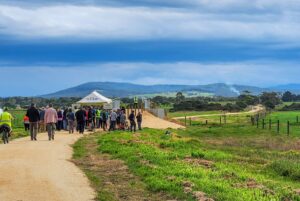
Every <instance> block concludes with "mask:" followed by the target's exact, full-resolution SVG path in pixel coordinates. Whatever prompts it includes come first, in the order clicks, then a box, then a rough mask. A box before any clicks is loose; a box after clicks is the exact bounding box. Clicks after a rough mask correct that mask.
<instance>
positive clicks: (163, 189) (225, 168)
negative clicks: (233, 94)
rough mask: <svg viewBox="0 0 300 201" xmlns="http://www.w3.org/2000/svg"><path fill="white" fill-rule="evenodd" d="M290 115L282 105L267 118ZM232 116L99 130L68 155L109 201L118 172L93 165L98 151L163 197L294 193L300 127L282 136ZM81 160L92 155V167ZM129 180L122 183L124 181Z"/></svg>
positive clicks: (298, 193) (297, 196)
mask: <svg viewBox="0 0 300 201" xmlns="http://www.w3.org/2000/svg"><path fill="white" fill-rule="evenodd" d="M296 114H298V113H297V112H293V113H281V112H280V113H273V114H271V115H270V116H269V117H271V118H272V119H274V121H275V119H276V118H280V119H281V120H282V121H284V120H287V119H289V118H291V119H293V118H294V117H295V116H294V115H296ZM267 117H268V116H267ZM214 118H215V117H214ZM235 118H239V122H234V119H233V120H230V119H229V120H228V121H229V122H230V121H232V123H228V124H226V125H224V124H222V125H220V124H218V123H217V121H216V123H213V124H208V125H201V126H199V125H197V124H196V122H197V121H193V126H188V127H187V129H180V130H169V132H168V133H167V134H166V131H165V130H155V129H144V130H143V131H141V132H137V133H135V134H131V133H128V132H121V131H119V132H115V133H97V134H95V135H92V136H89V137H85V138H83V139H80V140H79V141H78V142H77V143H76V144H75V146H74V150H75V154H74V156H75V157H74V158H75V159H74V160H75V161H77V162H78V164H79V166H80V167H81V168H83V169H84V171H85V172H86V173H87V174H88V175H90V177H92V179H91V180H92V181H94V182H93V184H94V185H95V186H97V188H96V189H98V193H99V195H103V193H104V194H105V195H107V196H108V197H109V199H108V198H107V200H123V199H121V198H120V197H118V195H116V194H115V193H114V192H113V190H112V189H113V188H114V187H115V186H117V184H118V183H120V182H122V181H123V180H124V178H123V179H122V178H120V179H115V178H116V176H114V174H113V173H112V174H110V176H109V177H108V176H107V175H104V173H103V172H105V171H103V170H102V171H97V169H98V168H97V165H100V164H97V161H94V159H95V158H97V157H104V156H105V158H108V159H109V160H113V161H119V163H121V164H123V166H125V167H126V170H127V171H126V172H127V174H130V175H133V176H132V177H134V178H137V179H136V180H137V181H136V180H135V182H133V183H135V184H137V183H138V186H140V188H141V189H140V192H146V194H147V195H148V194H149V193H150V194H153V195H161V196H164V197H165V198H166V200H167V199H176V200H205V199H206V200H209V199H213V200H220V201H227V200H228V201H234V200H237V201H239V200H241V201H245V200H246V201H248V200H249V201H252V200H253V201H254V200H257V201H264V200H266V201H270V200H274V201H277V200H278V201H281V200H288V201H294V200H295V201H298V200H300V182H299V181H300V179H299V178H300V166H299V161H300V152H299V150H300V145H299V144H300V132H299V133H298V132H292V133H291V135H289V136H287V135H286V133H284V132H283V131H282V133H280V134H278V133H277V132H276V131H275V130H272V129H271V130H269V129H262V128H256V126H252V125H251V123H250V122H249V120H247V119H249V117H247V116H246V115H245V116H239V117H235ZM272 121H273V120H272ZM245 122H248V123H245ZM295 126H296V125H295ZM298 127H300V125H299V126H298ZM295 131H296V130H295ZM299 131H300V129H299ZM91 144H92V145H93V146H90V145H91ZM91 147H94V148H93V149H91ZM91 154H92V156H93V157H89V156H90V155H91ZM83 160H84V161H85V164H86V161H90V163H91V164H93V165H92V167H93V168H90V167H91V166H89V165H83V163H82V161H83ZM80 161H81V162H80ZM100 169H101V168H100ZM91 175H92V176H91ZM130 178H131V177H130ZM136 182H137V183H136ZM123 183H124V181H123ZM107 184H109V185H107ZM132 185H133V184H131V183H130V182H129V183H128V184H124V186H127V188H130V186H131V187H132ZM112 186H113V187H112ZM133 186H134V185H133ZM101 189H102V190H101ZM103 189H104V190H105V192H103ZM124 189H126V188H124ZM119 190H120V194H122V190H121V189H119ZM124 193H125V194H126V192H124ZM204 194H205V195H204ZM126 195H127V194H126ZM116 196H117V197H116ZM100 197H101V196H100ZM99 200H101V199H99ZM124 200H125V199H124ZM148 200H156V197H155V196H154V197H152V198H151V197H150V198H149V197H148Z"/></svg>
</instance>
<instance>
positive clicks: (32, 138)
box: [30, 122, 34, 140]
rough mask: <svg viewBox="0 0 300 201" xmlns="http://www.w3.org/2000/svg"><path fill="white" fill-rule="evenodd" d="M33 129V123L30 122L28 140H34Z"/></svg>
mask: <svg viewBox="0 0 300 201" xmlns="http://www.w3.org/2000/svg"><path fill="white" fill-rule="evenodd" d="M33 127H34V123H33V122H30V139H31V140H34V136H33V129H34V128H33Z"/></svg>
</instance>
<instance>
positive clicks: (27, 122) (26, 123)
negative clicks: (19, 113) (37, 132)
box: [23, 115, 30, 131]
mask: <svg viewBox="0 0 300 201" xmlns="http://www.w3.org/2000/svg"><path fill="white" fill-rule="evenodd" d="M23 122H24V128H25V131H29V129H30V126H29V117H28V116H26V115H25V116H24V118H23Z"/></svg>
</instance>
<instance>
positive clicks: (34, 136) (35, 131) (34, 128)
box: [33, 122, 38, 140]
mask: <svg viewBox="0 0 300 201" xmlns="http://www.w3.org/2000/svg"><path fill="white" fill-rule="evenodd" d="M37 133H38V122H36V123H34V124H33V139H34V140H37V139H36V136H37Z"/></svg>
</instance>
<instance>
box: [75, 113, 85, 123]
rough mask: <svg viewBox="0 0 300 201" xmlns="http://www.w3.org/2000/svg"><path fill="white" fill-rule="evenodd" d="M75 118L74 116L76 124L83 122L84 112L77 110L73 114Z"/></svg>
mask: <svg viewBox="0 0 300 201" xmlns="http://www.w3.org/2000/svg"><path fill="white" fill-rule="evenodd" d="M75 116H76V120H77V122H81V123H82V122H85V111H84V110H78V111H77V112H76V113H75Z"/></svg>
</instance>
